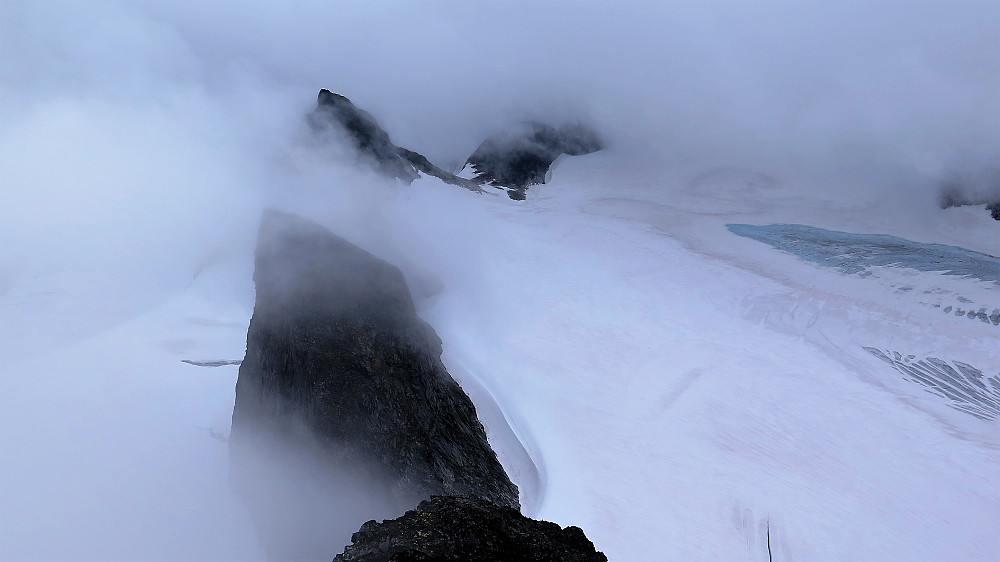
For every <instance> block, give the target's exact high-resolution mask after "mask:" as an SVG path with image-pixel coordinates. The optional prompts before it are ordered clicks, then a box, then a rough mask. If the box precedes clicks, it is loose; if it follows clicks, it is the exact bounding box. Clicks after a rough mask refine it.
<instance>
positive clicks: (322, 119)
mask: <svg viewBox="0 0 1000 562" xmlns="http://www.w3.org/2000/svg"><path fill="white" fill-rule="evenodd" d="M309 122H310V124H311V125H312V127H313V129H315V130H317V131H324V130H327V129H329V128H330V127H339V128H340V129H341V130H342V131H343V132H344V133H345V134H346V136H347V137H348V138H349V139H350V140H351V142H352V144H353V146H354V148H355V149H356V150H357V151H358V153H359V154H361V155H362V156H364V157H366V158H367V159H368V160H369V161H370V162H371V163H372V164H373V165H374V166H375V168H376V169H377V170H379V171H380V172H382V173H383V174H385V175H388V176H390V177H394V178H397V179H399V180H401V181H403V182H405V183H410V182H412V181H413V180H415V179H417V178H418V177H420V172H423V173H425V174H427V175H430V176H434V177H436V178H439V179H441V180H442V181H444V182H445V183H450V184H452V185H457V186H460V187H464V188H466V189H469V190H472V191H482V189H481V187H480V186H479V184H478V183H477V182H474V181H470V180H467V179H465V178H460V177H458V176H456V175H455V174H452V173H451V172H447V171H445V170H442V169H441V168H439V167H437V166H435V165H434V164H432V163H431V162H430V161H429V160H427V158H425V157H424V156H423V155H421V154H419V153H417V152H414V151H412V150H408V149H405V148H402V147H399V146H396V145H395V144H393V143H392V140H391V139H390V138H389V133H387V132H386V131H385V130H384V129H383V128H382V127H380V126H379V124H378V122H377V121H376V120H375V118H374V117H372V115H371V114H370V113H368V112H367V111H364V110H363V109H360V108H359V107H357V106H356V105H354V103H352V102H351V100H350V99H348V98H347V97H345V96H342V95H340V94H335V93H333V92H331V91H329V90H325V89H324V90H320V91H319V96H318V98H317V101H316V109H315V110H314V111H313V112H312V114H310V115H309Z"/></svg>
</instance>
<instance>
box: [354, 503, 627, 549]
mask: <svg viewBox="0 0 1000 562" xmlns="http://www.w3.org/2000/svg"><path fill="white" fill-rule="evenodd" d="M352 542H353V544H351V545H350V546H348V547H347V549H346V550H345V551H344V552H343V553H342V554H339V555H338V556H337V557H336V558H334V562H404V561H416V560H423V561H427V562H438V561H439V562H445V561H462V562H495V561H497V560H504V561H510V562H519V561H523V562H529V561H537V562H543V561H545V562H606V561H607V559H608V558H607V557H606V556H605V555H604V554H603V553H601V552H598V551H597V550H596V549H595V548H594V543H592V542H591V541H590V540H588V539H587V537H586V535H584V533H583V531H582V530H581V529H580V528H579V527H566V528H560V527H559V525H557V524H555V523H551V522H548V521H537V520H534V519H529V518H527V517H524V516H523V515H521V514H520V513H519V512H518V511H517V510H514V509H511V508H508V507H500V506H497V505H495V504H492V503H490V502H487V501H483V500H481V499H478V498H470V497H434V498H431V499H430V500H427V501H424V502H422V503H421V504H420V505H419V506H418V507H417V509H416V510H413V511H407V512H406V514H405V515H403V516H402V517H399V518H398V519H393V520H388V521H383V522H381V523H377V522H375V521H369V522H367V523H365V524H364V525H363V526H362V527H361V530H359V531H358V532H357V533H354V536H353V537H352Z"/></svg>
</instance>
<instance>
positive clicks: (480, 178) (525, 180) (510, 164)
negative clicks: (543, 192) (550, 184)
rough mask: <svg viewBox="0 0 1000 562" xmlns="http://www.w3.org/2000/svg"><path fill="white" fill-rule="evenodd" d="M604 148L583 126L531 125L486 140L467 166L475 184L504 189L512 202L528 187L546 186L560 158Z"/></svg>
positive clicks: (522, 194) (593, 133)
mask: <svg viewBox="0 0 1000 562" xmlns="http://www.w3.org/2000/svg"><path fill="white" fill-rule="evenodd" d="M601 148H602V144H601V141H600V139H599V138H598V136H597V134H596V133H595V132H593V131H591V130H590V129H588V128H586V127H584V126H583V125H579V124H577V125H565V126H563V127H560V128H559V129H555V128H553V127H550V126H548V125H544V124H542V123H528V124H527V125H525V126H524V127H522V128H521V129H519V130H516V131H508V132H503V133H500V134H497V135H494V136H492V137H490V138H488V139H486V140H485V141H483V143H482V144H481V145H479V148H477V149H476V151H475V152H474V153H472V156H470V157H469V159H468V160H467V161H466V164H467V165H470V166H472V168H473V170H474V172H475V176H474V178H473V179H475V181H477V182H479V183H488V184H490V185H493V186H496V187H503V188H505V189H507V193H508V195H510V198H511V199H524V198H525V191H526V190H527V189H528V187H529V186H532V185H536V184H540V183H545V181H546V175H547V174H548V172H549V168H550V167H551V166H552V163H553V162H555V161H556V158H558V157H559V156H560V155H562V154H568V155H570V156H579V155H583V154H590V153H592V152H596V151H598V150H600V149H601Z"/></svg>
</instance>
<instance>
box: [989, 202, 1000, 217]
mask: <svg viewBox="0 0 1000 562" xmlns="http://www.w3.org/2000/svg"><path fill="white" fill-rule="evenodd" d="M986 210H987V211H989V212H990V216H991V217H993V220H995V221H1000V201H994V202H993V203H987V204H986Z"/></svg>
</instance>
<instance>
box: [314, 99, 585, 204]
mask: <svg viewBox="0 0 1000 562" xmlns="http://www.w3.org/2000/svg"><path fill="white" fill-rule="evenodd" d="M309 122H310V123H311V124H312V126H313V129H315V130H317V131H325V130H328V129H329V128H330V127H336V128H338V129H340V130H341V131H343V133H344V134H345V135H346V136H347V138H349V139H350V141H351V143H352V144H353V145H354V148H355V149H356V150H357V151H358V153H359V154H361V155H362V156H363V157H365V158H367V159H368V160H370V161H371V163H372V164H373V165H374V166H375V168H376V169H377V170H379V171H380V172H382V173H383V174H385V175H388V176H390V177H394V178H398V179H400V180H402V181H404V182H406V183H410V182H412V181H413V180H415V179H417V178H418V177H420V173H424V174H427V175H429V176H434V177H436V178H439V179H440V180H441V181H443V182H445V183H449V184H452V185H458V186H461V187H464V188H466V189H469V190H472V191H482V186H483V185H490V186H492V187H496V188H500V189H504V190H506V191H507V194H508V195H510V198H511V199H518V200H521V199H524V198H525V191H526V190H527V189H528V187H529V186H532V185H536V184H540V183H545V181H546V177H547V175H548V173H549V170H550V168H551V167H552V163H553V162H555V161H556V158H558V157H559V156H561V155H563V154H568V155H570V156H579V155H583V154H590V153H591V152H596V151H598V150H601V148H603V145H602V143H601V140H600V138H598V136H597V133H595V132H594V131H592V130H590V129H588V128H586V127H584V126H583V125H580V124H573V125H564V126H562V127H560V128H558V129H556V128H554V127H550V126H548V125H544V124H542V123H528V124H526V125H525V126H523V127H521V128H519V129H516V130H512V131H505V132H502V133H499V134H497V135H494V136H492V137H490V138H488V139H486V140H485V141H483V143H482V144H481V145H479V148H477V149H476V151H475V152H474V153H473V154H472V156H470V157H469V159H468V160H467V161H466V166H470V167H471V168H472V170H473V173H474V177H473V178H472V179H466V178H463V177H459V176H457V175H455V174H453V173H451V172H448V171H445V170H443V169H441V168H439V167H438V166H435V165H434V164H432V163H431V162H430V161H429V160H427V158H425V157H424V156H423V155H422V154H420V153H418V152H414V151H412V150H408V149H406V148H402V147H399V146H396V145H395V144H393V143H392V141H391V140H390V139H389V133H387V132H386V131H385V130H384V129H382V127H380V126H379V124H378V122H377V121H375V118H374V117H372V116H371V114H370V113H368V112H367V111H364V110H362V109H360V108H358V107H357V106H356V105H354V104H353V103H352V102H351V100H349V99H347V98H346V97H344V96H342V95H340V94H335V93H333V92H331V91H329V90H325V89H324V90H320V92H319V98H318V99H317V103H316V110H315V111H313V112H312V114H311V115H310V116H309Z"/></svg>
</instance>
